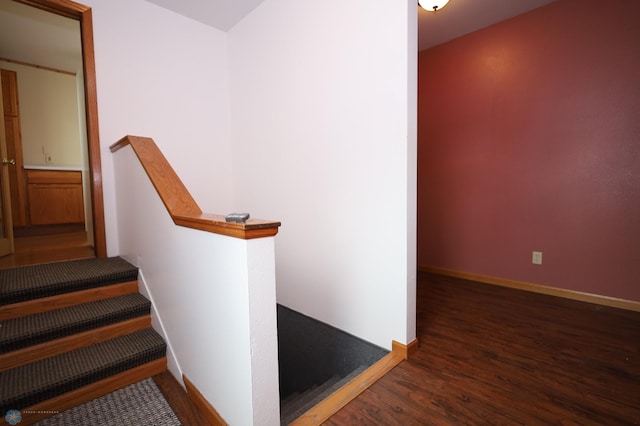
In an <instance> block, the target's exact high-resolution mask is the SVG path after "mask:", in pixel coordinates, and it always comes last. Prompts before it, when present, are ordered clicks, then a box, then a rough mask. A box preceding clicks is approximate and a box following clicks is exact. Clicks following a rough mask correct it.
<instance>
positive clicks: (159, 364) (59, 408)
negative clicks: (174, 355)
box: [20, 357, 167, 425]
mask: <svg viewBox="0 0 640 426" xmlns="http://www.w3.org/2000/svg"><path fill="white" fill-rule="evenodd" d="M166 370H167V358H166V357H163V358H159V359H157V360H154V361H151V362H148V363H146V364H143V365H141V366H138V367H135V368H131V369H129V370H127V371H123V372H122V373H119V374H116V375H115V376H111V377H107V378H106V379H103V380H100V381H97V382H94V383H91V384H89V385H86V386H83V387H81V388H78V389H75V390H73V391H71V392H67V393H65V394H63V395H60V396H57V397H55V398H52V399H49V400H47V401H43V402H40V403H38V404H35V405H32V406H31V407H28V408H25V409H24V410H21V414H22V422H21V423H20V425H23V424H24V425H31V424H33V423H36V422H39V421H40V420H43V419H46V418H48V417H51V416H53V415H55V414H57V413H61V412H63V411H65V410H68V409H70V408H73V407H75V406H77V405H80V404H84V403H85V402H88V401H91V400H93V399H96V398H98V397H101V396H103V395H106V394H108V393H110V392H113V391H116V390H118V389H122V388H124V387H126V386H129V385H132V384H134V383H136V382H139V381H140V380H144V379H146V378H147V377H151V376H155V375H156V374H160V373H162V372H163V371H166Z"/></svg>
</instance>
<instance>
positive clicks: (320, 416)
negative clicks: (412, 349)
mask: <svg viewBox="0 0 640 426" xmlns="http://www.w3.org/2000/svg"><path fill="white" fill-rule="evenodd" d="M414 342H417V340H414ZM412 343H413V342H412ZM410 345H411V344H410ZM410 345H409V346H410ZM400 346H404V345H401V344H397V342H393V343H392V351H391V352H390V353H389V354H387V355H385V356H384V357H382V358H381V359H380V360H379V361H378V362H376V363H375V364H373V365H372V366H371V367H369V368H367V369H366V370H365V371H363V372H362V373H361V374H360V375H358V376H357V377H355V378H354V379H353V380H351V381H350V382H349V383H347V384H346V385H344V386H342V387H341V388H340V389H338V390H337V391H336V392H334V393H333V394H331V395H329V396H328V397H327V398H326V399H324V400H323V401H321V402H320V403H318V404H316V405H315V406H314V407H313V408H311V409H310V410H308V411H307V412H306V413H304V414H303V415H302V416H300V417H298V418H297V419H295V420H294V421H293V422H291V423H290V425H296V426H302V425H319V424H321V423H323V422H325V421H326V420H328V419H329V418H330V417H331V416H332V415H334V414H335V413H337V412H338V411H339V410H340V409H342V408H343V407H345V406H346V405H347V404H348V403H349V402H351V401H352V400H354V399H355V398H356V397H357V396H358V395H360V394H361V393H362V392H364V391H365V390H367V388H368V387H369V386H371V385H373V384H374V383H375V382H376V381H378V380H379V379H380V378H382V376H384V375H385V374H387V373H388V372H389V371H391V370H392V369H393V368H394V367H395V366H397V365H398V364H400V363H401V362H402V361H404V360H405V359H406V356H407V352H408V351H403V350H402V348H401V347H400ZM415 346H416V348H417V344H416V345H415ZM405 347H406V346H405Z"/></svg>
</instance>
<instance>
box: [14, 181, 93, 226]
mask: <svg viewBox="0 0 640 426" xmlns="http://www.w3.org/2000/svg"><path fill="white" fill-rule="evenodd" d="M26 175H27V179H26V180H27V201H28V204H27V205H28V210H29V222H30V223H29V224H30V225H58V224H71V223H84V201H83V197H82V172H80V171H66V170H26Z"/></svg>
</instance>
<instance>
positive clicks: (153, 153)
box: [110, 135, 281, 240]
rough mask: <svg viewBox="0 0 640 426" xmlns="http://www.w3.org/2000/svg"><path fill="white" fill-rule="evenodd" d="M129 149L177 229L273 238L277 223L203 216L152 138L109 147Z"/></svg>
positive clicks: (130, 138) (129, 138)
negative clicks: (228, 220)
mask: <svg viewBox="0 0 640 426" xmlns="http://www.w3.org/2000/svg"><path fill="white" fill-rule="evenodd" d="M126 146H131V148H132V149H133V152H134V153H135V154H136V156H137V157H138V160H140V163H141V164H142V167H143V168H144V170H145V172H146V173H147V176H148V177H149V179H150V180H151V183H152V184H153V187H154V188H155V189H156V191H157V192H158V195H159V196H160V199H161V200H162V203H163V204H164V206H165V208H166V209H167V211H168V212H169V215H170V216H171V218H172V219H173V222H174V223H175V224H176V225H178V226H184V227H187V228H192V229H198V230H201V231H206V232H211V233H214V234H219V235H225V236H228V237H233V238H240V239H243V240H249V239H253V238H265V237H273V236H275V235H276V234H277V233H278V228H279V227H280V225H281V224H280V222H276V221H268V220H261V219H249V220H248V221H246V222H244V223H233V222H226V221H225V217H224V216H223V215H216V214H207V213H203V212H202V210H201V209H200V207H199V206H198V204H197V203H196V201H195V200H194V199H193V197H192V196H191V194H190V193H189V191H188V190H187V188H186V187H185V185H184V183H183V182H182V180H180V178H179V177H178V175H177V174H176V172H175V171H174V170H173V168H172V167H171V165H170V164H169V162H168V161H167V159H166V158H165V156H164V155H163V154H162V152H161V151H160V149H159V148H158V146H157V145H156V143H155V142H154V141H153V139H151V138H146V137H141V136H130V135H129V136H125V137H123V138H122V139H120V140H119V141H118V142H116V143H114V144H113V145H111V147H110V149H111V152H116V151H118V150H120V149H122V148H124V147H126Z"/></svg>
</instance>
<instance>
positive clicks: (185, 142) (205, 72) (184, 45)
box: [82, 0, 232, 255]
mask: <svg viewBox="0 0 640 426" xmlns="http://www.w3.org/2000/svg"><path fill="white" fill-rule="evenodd" d="M82 3H83V4H86V5H87V6H90V7H91V8H92V15H93V34H94V47H95V57H96V78H97V92H98V113H99V121H100V141H101V157H102V166H103V167H102V178H103V187H104V202H105V222H106V229H107V252H108V254H109V255H116V254H118V241H117V234H116V231H115V230H116V217H115V194H114V184H113V182H114V176H113V170H112V161H113V159H112V154H111V153H110V152H109V146H110V145H111V144H112V143H114V142H116V141H117V140H119V139H120V138H121V137H123V136H125V135H127V134H132V135H138V136H147V137H151V138H153V139H154V140H155V142H156V143H157V144H158V146H159V147H160V149H161V150H162V152H163V153H164V154H165V156H166V157H167V158H168V159H169V162H170V163H171V164H172V166H173V167H174V169H175V170H176V172H177V173H178V175H179V176H180V178H181V179H182V180H183V181H184V182H185V185H186V186H187V188H189V190H190V192H191V193H192V195H193V197H194V198H195V200H196V201H197V202H198V204H199V205H200V207H201V208H202V209H203V210H204V211H205V212H207V213H226V212H228V211H230V210H232V208H231V201H232V199H231V184H230V180H231V165H230V161H229V155H230V154H231V151H230V145H229V92H228V86H229V83H228V62H227V36H226V34H225V33H223V32H220V31H218V30H215V29H213V28H210V27H207V26H205V25H203V24H200V23H198V22H196V21H193V20H191V19H188V18H184V17H181V16H179V15H177V14H175V13H172V12H170V11H167V10H165V9H163V8H160V7H158V6H155V5H153V4H151V3H148V2H145V1H142V0H113V1H108V2H107V1H99V0H84V1H82Z"/></svg>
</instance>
